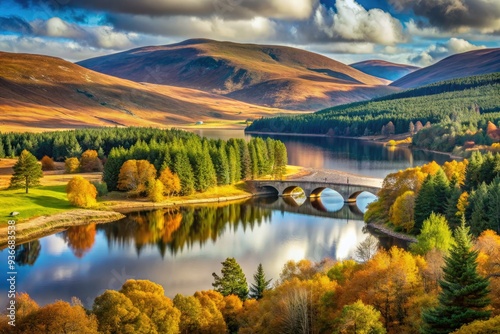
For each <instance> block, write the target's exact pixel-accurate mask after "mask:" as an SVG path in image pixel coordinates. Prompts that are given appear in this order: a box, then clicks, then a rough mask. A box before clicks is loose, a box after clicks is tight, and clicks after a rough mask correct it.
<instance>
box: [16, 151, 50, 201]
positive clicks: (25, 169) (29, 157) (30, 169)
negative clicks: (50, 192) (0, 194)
mask: <svg viewBox="0 0 500 334" xmlns="http://www.w3.org/2000/svg"><path fill="white" fill-rule="evenodd" d="M42 177H43V172H42V165H41V164H39V163H38V161H37V160H36V158H35V156H34V155H33V154H31V153H30V152H28V151H27V150H23V151H22V152H21V155H20V156H19V159H18V160H17V162H16V164H15V165H14V174H13V175H12V178H11V179H10V188H12V189H16V188H23V187H24V188H25V189H26V193H28V189H29V187H33V186H37V185H39V184H40V179H41V178H42Z"/></svg>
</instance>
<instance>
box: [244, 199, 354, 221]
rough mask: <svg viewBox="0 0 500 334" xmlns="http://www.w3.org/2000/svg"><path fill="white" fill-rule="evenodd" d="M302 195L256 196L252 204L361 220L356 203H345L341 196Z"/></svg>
mask: <svg viewBox="0 0 500 334" xmlns="http://www.w3.org/2000/svg"><path fill="white" fill-rule="evenodd" d="M328 199H329V200H330V199H332V200H331V201H328V200H325V198H321V197H315V198H309V197H302V198H299V200H296V199H295V198H294V197H293V196H288V197H278V196H267V197H256V198H254V199H253V200H252V204H253V205H255V206H258V207H262V208H267V209H273V210H279V211H281V212H292V213H300V214H307V215H312V216H318V217H329V218H337V219H352V220H362V219H363V212H362V211H361V210H360V208H359V207H358V205H357V204H356V203H349V204H346V203H344V202H343V200H342V198H338V199H337V198H334V197H328Z"/></svg>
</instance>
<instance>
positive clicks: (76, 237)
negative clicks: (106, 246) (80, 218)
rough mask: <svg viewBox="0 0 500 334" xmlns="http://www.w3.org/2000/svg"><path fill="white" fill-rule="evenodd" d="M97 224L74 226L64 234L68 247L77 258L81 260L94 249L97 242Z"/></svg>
mask: <svg viewBox="0 0 500 334" xmlns="http://www.w3.org/2000/svg"><path fill="white" fill-rule="evenodd" d="M95 234H96V229H95V224H89V225H82V226H72V227H70V228H68V229H67V230H66V231H65V232H64V236H65V239H66V242H67V243H68V247H69V248H70V249H71V250H72V251H73V254H75V256H76V257H78V258H81V257H83V255H84V254H85V253H87V252H88V251H90V250H91V249H92V246H94V242H95Z"/></svg>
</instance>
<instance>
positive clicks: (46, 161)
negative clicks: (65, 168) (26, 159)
mask: <svg viewBox="0 0 500 334" xmlns="http://www.w3.org/2000/svg"><path fill="white" fill-rule="evenodd" d="M40 162H41V163H42V170H44V171H46V170H54V169H56V165H55V164H54V160H52V158H50V157H48V156H46V155H44V156H43V158H42V160H40Z"/></svg>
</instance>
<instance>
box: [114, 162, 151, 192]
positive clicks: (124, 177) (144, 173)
mask: <svg viewBox="0 0 500 334" xmlns="http://www.w3.org/2000/svg"><path fill="white" fill-rule="evenodd" d="M154 179H156V168H155V166H153V164H151V163H150V162H149V161H147V160H128V161H125V162H124V163H123V165H122V167H121V168H120V174H119V175H118V189H120V190H125V191H128V192H129V194H131V195H144V194H145V193H146V191H147V189H148V182H149V181H150V180H154Z"/></svg>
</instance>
